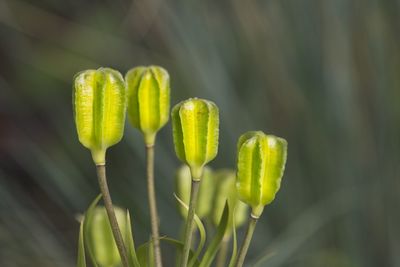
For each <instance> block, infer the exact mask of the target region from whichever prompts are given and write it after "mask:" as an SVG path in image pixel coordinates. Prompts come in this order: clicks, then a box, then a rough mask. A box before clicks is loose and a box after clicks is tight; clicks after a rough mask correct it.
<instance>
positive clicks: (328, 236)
mask: <svg viewBox="0 0 400 267" xmlns="http://www.w3.org/2000/svg"><path fill="white" fill-rule="evenodd" d="M399 33H400V2H399V1H397V0H352V1H350V0H335V1H322V0H321V1H318V0H308V1H307V0H264V1H261V0H260V1H255V0H246V1H244V0H235V1H226V0H222V1H212V0H205V1H193V0H191V1H188V0H175V1H161V0H151V1H134V2H130V1H126V0H108V1H61V0H41V1H38V0H0V266H5V267H13V266H41V267H47V266H52V267H53V266H61V267H62V266H74V265H75V254H76V243H77V235H78V222H77V220H76V219H75V217H76V215H77V214H79V213H82V212H83V211H84V210H85V209H86V208H87V206H88V205H89V203H90V202H91V200H92V199H93V198H94V197H95V196H96V195H97V194H98V191H99V190H98V186H97V180H96V177H95V168H94V166H93V163H92V161H91V157H90V153H89V151H88V150H87V149H85V148H83V146H82V145H81V144H80V143H79V142H78V139H77V136H76V132H75V127H74V123H73V117H72V110H71V81H72V76H73V75H74V74H75V73H76V72H78V71H80V70H83V69H87V68H98V67H100V66H109V67H112V68H116V69H118V70H120V71H121V72H122V73H125V72H126V71H127V70H128V69H129V68H131V67H133V66H137V65H143V64H144V65H148V64H158V65H161V66H164V67H165V68H166V69H168V70H169V72H170V74H171V77H172V104H175V103H177V102H178V101H180V100H182V99H185V98H188V97H192V96H197V97H203V98H207V99H210V100H213V101H215V102H216V103H217V104H218V106H219V107H220V112H221V123H222V124H221V138H220V139H221V143H220V147H219V155H218V157H217V158H216V160H214V161H213V162H212V164H211V165H212V167H214V168H222V167H230V168H234V167H235V153H236V152H235V150H236V140H237V138H238V137H239V135H240V134H241V133H243V132H245V131H247V130H258V129H260V130H263V131H265V132H267V133H273V134H276V135H279V136H282V137H285V138H286V139H287V140H288V142H289V156H288V163H287V168H286V173H285V177H284V180H283V183H282V188H281V191H280V192H279V193H278V196H277V198H276V201H275V202H274V203H273V204H272V205H270V206H268V207H267V208H266V210H265V212H264V214H263V217H262V219H261V221H260V223H259V225H258V227H257V229H256V234H255V238H254V242H253V243H252V246H251V248H250V252H249V255H248V263H250V265H255V266H268V267H274V266H328V267H330V266H332V267H337V266H339V267H342V266H343V267H347V266H349V267H353V266H363V267H368V266H371V267H372V266H374V267H375V266H400V253H399V252H400V214H399V211H400V204H399V203H400V202H399V200H400V197H399V196H400V180H399V178H400V177H399V176H400V175H399V174H400V165H399V162H400V161H399V160H400V157H399V155H400V154H399V152H400V34H399ZM108 163H109V164H108V165H109V168H108V175H109V180H110V188H111V192H112V195H113V198H114V200H115V202H116V203H117V204H118V205H120V206H123V207H127V208H129V209H130V211H131V214H132V217H133V226H134V232H135V237H136V240H137V241H136V242H137V243H143V242H146V240H147V239H148V237H149V231H150V226H149V216H148V211H147V198H146V190H145V179H144V171H145V170H144V148H143V142H142V138H141V136H140V135H139V133H138V132H137V131H136V130H134V129H132V128H131V127H130V126H129V125H127V127H126V132H125V136H124V139H123V141H122V142H121V143H119V144H118V145H116V146H115V147H113V148H111V149H110V150H109V151H108ZM178 165H179V162H178V160H177V159H176V156H175V154H174V151H173V144H172V136H171V126H170V124H169V125H168V126H167V127H165V129H163V130H162V131H161V133H160V134H159V136H158V142H157V147H156V167H157V170H156V178H157V193H158V204H159V211H160V215H161V232H162V234H167V235H171V236H174V237H178V236H179V227H180V225H181V224H182V221H181V219H180V217H179V215H178V213H177V211H176V203H175V200H174V197H173V188H174V186H173V173H174V170H175V168H176V167H177V166H178ZM242 236H243V229H241V230H240V231H239V240H241V237H242ZM164 256H165V257H166V261H168V262H170V261H171V260H172V258H173V253H172V249H171V248H168V247H165V248H164ZM167 266H171V265H170V264H169V265H167Z"/></svg>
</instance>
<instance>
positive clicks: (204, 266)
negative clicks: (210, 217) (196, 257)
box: [199, 203, 229, 267]
mask: <svg viewBox="0 0 400 267" xmlns="http://www.w3.org/2000/svg"><path fill="white" fill-rule="evenodd" d="M228 221H229V205H228V203H226V204H225V208H224V212H223V213H222V218H221V221H220V223H219V225H218V228H217V232H216V234H215V236H214V238H213V240H212V241H211V243H210V245H209V246H208V248H207V250H206V252H205V253H204V256H203V258H202V259H201V263H200V266H199V267H209V266H211V263H212V262H213V260H214V258H215V255H216V254H217V252H218V250H219V247H220V245H221V241H222V239H223V237H224V234H225V231H226V228H227V227H228Z"/></svg>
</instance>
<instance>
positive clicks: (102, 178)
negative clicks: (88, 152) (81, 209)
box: [96, 165, 129, 267]
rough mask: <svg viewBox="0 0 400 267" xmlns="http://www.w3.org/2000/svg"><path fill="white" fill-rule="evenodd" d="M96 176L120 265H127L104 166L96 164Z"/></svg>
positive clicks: (125, 266)
mask: <svg viewBox="0 0 400 267" xmlns="http://www.w3.org/2000/svg"><path fill="white" fill-rule="evenodd" d="M96 170H97V178H98V180H99V186H100V190H101V194H102V196H103V201H104V206H105V208H106V211H107V215H108V220H109V221H110V225H111V230H112V232H113V235H114V240H115V243H116V244H117V248H118V251H119V255H120V256H121V261H122V265H123V266H124V267H129V263H128V256H127V253H126V248H125V245H124V240H123V239H122V234H121V230H120V228H119V226H118V222H117V217H116V216H115V212H114V207H113V204H112V201H111V196H110V191H109V190H108V185H107V177H106V166H105V165H96Z"/></svg>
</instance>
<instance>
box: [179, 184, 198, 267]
mask: <svg viewBox="0 0 400 267" xmlns="http://www.w3.org/2000/svg"><path fill="white" fill-rule="evenodd" d="M199 186H200V181H193V180H192V188H191V191H190V202H189V212H188V216H187V218H186V226H185V236H184V242H183V244H184V246H183V253H182V257H181V264H180V266H181V267H186V266H187V262H188V259H189V252H190V247H191V244H192V235H193V227H194V213H195V208H196V203H197V195H198V193H199Z"/></svg>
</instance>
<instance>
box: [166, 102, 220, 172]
mask: <svg viewBox="0 0 400 267" xmlns="http://www.w3.org/2000/svg"><path fill="white" fill-rule="evenodd" d="M172 128H173V135H174V144H175V152H176V155H177V156H178V158H179V159H180V160H181V161H183V162H185V163H186V164H188V165H189V166H190V168H191V171H192V177H193V178H194V179H195V180H199V179H200V176H201V170H202V168H203V166H204V165H205V164H207V163H208V162H210V161H211V160H213V159H214V158H215V156H216V155H217V152H218V136H219V112H218V107H217V106H216V105H215V104H214V103H213V102H211V101H208V100H204V99H198V98H191V99H188V100H185V101H183V102H181V103H179V104H177V105H176V106H175V107H174V108H173V109H172Z"/></svg>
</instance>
